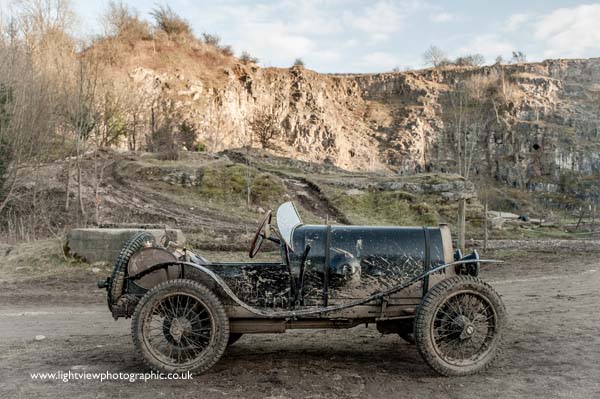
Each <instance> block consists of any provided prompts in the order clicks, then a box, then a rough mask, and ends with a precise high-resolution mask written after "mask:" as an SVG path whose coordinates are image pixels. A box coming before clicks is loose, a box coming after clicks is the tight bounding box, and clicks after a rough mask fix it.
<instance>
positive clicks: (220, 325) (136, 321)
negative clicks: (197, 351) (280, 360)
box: [131, 279, 229, 374]
mask: <svg viewBox="0 0 600 399" xmlns="http://www.w3.org/2000/svg"><path fill="white" fill-rule="evenodd" d="M181 292H187V293H190V294H193V295H195V296H197V297H199V298H201V299H202V301H203V302H204V305H205V306H206V307H207V308H209V311H210V313H211V314H212V315H213V325H214V329H215V332H214V333H215V334H216V337H215V340H214V341H213V343H212V345H210V346H209V347H208V348H207V349H206V351H205V354H204V355H203V356H202V358H201V359H199V360H197V361H196V362H195V363H192V364H190V365H187V366H181V367H177V366H170V365H167V364H165V363H163V362H161V361H160V360H158V359H156V358H155V357H154V356H153V355H152V353H151V352H150V351H149V349H148V348H147V346H146V344H145V343H144V339H143V336H142V329H143V325H142V324H143V323H142V321H143V319H144V317H145V316H146V314H147V312H148V311H150V310H151V309H152V302H153V301H154V300H155V299H156V298H157V297H160V296H162V295H164V294H168V293H181ZM131 335H132V337H133V344H134V345H135V348H136V349H137V351H138V352H139V353H140V354H141V355H142V359H143V360H144V362H145V363H146V364H147V365H148V366H149V367H150V368H151V369H153V370H157V371H162V372H163V373H185V372H188V371H189V372H191V373H193V374H200V373H203V372H205V371H206V370H208V369H210V368H211V367H212V366H213V365H214V364H215V363H216V362H217V361H218V360H219V359H220V358H221V356H223V353H224V352H225V349H227V343H228V342H229V318H228V317H227V314H226V313H225V308H224V306H223V304H222V303H221V301H220V300H219V298H217V296H216V295H215V294H214V293H213V292H212V291H211V290H210V289H208V288H207V287H205V286H204V285H202V284H200V283H199V282H197V281H192V280H184V279H177V280H169V281H165V282H164V283H161V284H159V285H157V286H156V287H154V288H152V289H151V290H149V291H148V292H147V293H146V295H144V296H143V297H142V299H141V300H140V302H139V303H138V305H137V306H136V308H135V311H134V313H133V317H132V323H131Z"/></svg>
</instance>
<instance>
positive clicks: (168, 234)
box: [65, 228, 186, 263]
mask: <svg viewBox="0 0 600 399" xmlns="http://www.w3.org/2000/svg"><path fill="white" fill-rule="evenodd" d="M140 231H146V232H148V233H150V234H152V235H153V236H154V238H155V240H156V242H161V241H163V240H164V239H165V238H166V239H167V240H168V241H176V242H177V243H179V244H180V245H183V244H185V241H186V240H185V236H184V234H183V232H182V231H181V230H179V229H169V228H167V229H139V228H87V229H73V230H71V231H70V232H69V233H68V234H67V244H66V246H65V252H66V253H67V254H68V255H70V256H76V257H78V258H81V259H83V260H85V261H86V262H88V263H95V262H107V263H114V262H115V260H116V258H117V255H118V254H119V251H120V250H121V247H122V246H123V243H124V242H125V241H127V239H129V237H131V236H132V235H134V234H135V233H137V232H140Z"/></svg>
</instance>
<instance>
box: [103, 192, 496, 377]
mask: <svg viewBox="0 0 600 399" xmlns="http://www.w3.org/2000/svg"><path fill="white" fill-rule="evenodd" d="M265 240H268V241H271V242H273V243H275V244H277V245H278V246H279V249H280V253H281V258H282V261H281V262H228V263H215V262H209V261H208V260H207V259H205V258H203V257H202V256H200V255H198V254H195V253H193V252H192V251H190V250H188V249H186V248H181V247H179V246H178V245H177V244H176V243H164V245H160V244H157V243H156V242H155V240H154V237H153V236H152V235H150V234H148V233H146V232H140V233H138V234H136V235H134V236H133V237H131V238H130V239H129V240H128V241H127V242H126V243H125V244H124V246H123V248H122V249H121V252H120V254H119V256H118V257H117V261H116V264H115V268H114V270H113V273H112V275H111V277H108V278H106V279H104V280H101V281H99V282H98V286H99V287H100V288H106V290H107V291H108V295H107V296H108V305H109V308H110V310H111V312H112V314H113V317H114V318H115V319H117V318H118V317H132V319H133V321H132V336H133V340H134V344H135V346H136V348H137V349H138V350H139V351H140V352H141V354H142V357H143V359H144V360H145V361H146V363H147V364H148V365H149V366H150V367H151V368H153V369H156V370H159V371H163V372H186V371H192V372H195V373H201V372H203V371H205V370H207V369H209V368H210V367H212V365H214V364H215V363H216V362H217V361H218V360H219V358H220V357H221V356H222V354H223V353H224V351H225V349H226V348H227V346H228V345H231V344H233V342H235V341H236V340H237V339H239V338H240V337H241V336H242V334H250V333H283V332H285V331H286V330H287V329H319V328H350V327H354V326H357V325H360V324H369V323H374V324H375V325H376V326H377V329H378V330H379V331H380V332H381V333H383V334H388V333H397V334H399V335H400V336H401V337H402V338H403V339H405V340H406V341H408V342H409V343H415V344H416V346H417V349H418V350H419V352H420V353H421V355H422V356H423V358H424V359H425V361H426V362H427V363H428V364H429V365H430V366H431V367H432V368H433V369H434V370H436V371H437V372H438V373H440V374H442V375H448V376H450V375H468V374H473V373H476V372H479V371H482V370H484V369H486V368H487V367H488V366H489V365H490V364H491V363H492V361H493V360H494V358H495V357H496V354H497V352H498V349H499V346H500V341H501V336H502V330H503V328H504V325H505V322H506V321H505V320H506V312H505V309H504V305H503V303H502V301H501V299H500V297H499V295H498V294H497V293H496V292H495V291H494V290H493V288H492V287H491V286H489V285H488V284H486V283H485V282H483V281H482V280H480V279H479V278H477V276H478V274H479V268H480V264H481V263H491V262H498V261H494V260H483V259H480V258H479V255H478V254H477V252H476V251H473V252H472V253H471V254H469V255H467V256H463V255H462V254H461V253H460V251H459V250H457V251H456V252H454V251H453V249H452V239H451V234H450V230H449V228H448V226H446V225H440V226H439V227H379V226H332V225H329V224H328V225H305V224H303V223H302V221H301V219H300V216H299V215H298V212H297V210H296V208H295V206H294V204H293V203H292V202H286V203H284V204H282V205H281V206H280V207H279V208H278V210H277V230H274V231H271V211H268V212H267V213H266V215H265V217H264V218H263V220H262V223H261V224H260V226H259V228H258V230H257V232H256V234H255V236H254V239H253V241H252V245H251V249H250V251H249V256H250V258H253V257H255V256H256V254H257V253H258V251H259V250H260V248H261V246H262V244H263V242H264V241H265Z"/></svg>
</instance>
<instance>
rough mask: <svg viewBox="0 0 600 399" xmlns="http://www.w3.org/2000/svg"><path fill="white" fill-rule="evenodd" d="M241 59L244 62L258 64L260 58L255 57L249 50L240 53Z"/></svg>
mask: <svg viewBox="0 0 600 399" xmlns="http://www.w3.org/2000/svg"><path fill="white" fill-rule="evenodd" d="M240 61H242V63H244V64H258V58H256V57H253V56H252V55H250V53H249V52H247V51H243V52H242V55H240Z"/></svg>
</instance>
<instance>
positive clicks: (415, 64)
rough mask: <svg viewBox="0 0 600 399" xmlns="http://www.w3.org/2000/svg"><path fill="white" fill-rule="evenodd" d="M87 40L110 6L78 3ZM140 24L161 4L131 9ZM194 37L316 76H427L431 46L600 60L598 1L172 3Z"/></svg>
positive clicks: (457, 52)
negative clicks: (414, 72)
mask: <svg viewBox="0 0 600 399" xmlns="http://www.w3.org/2000/svg"><path fill="white" fill-rule="evenodd" d="M73 2H74V6H75V9H76V11H77V13H78V14H79V16H80V21H81V23H80V29H81V31H82V32H84V33H85V34H91V33H98V32H100V30H101V26H100V24H99V22H98V20H99V18H98V16H99V15H101V14H102V12H103V9H104V8H105V7H106V4H107V2H108V1H107V0H100V1H89V0H88V1H85V0H73ZM124 2H125V4H127V5H129V6H131V7H133V8H135V9H137V11H138V12H139V14H140V16H141V17H143V18H148V19H149V18H150V16H149V12H150V11H151V10H152V9H153V8H155V7H156V5H157V4H160V5H163V4H167V3H164V2H158V3H157V2H153V1H140V0H125V1H124ZM168 4H169V6H170V7H171V8H172V9H173V10H174V11H175V12H176V13H178V14H179V15H181V16H183V17H184V18H185V19H187V20H188V21H189V22H190V24H191V25H192V27H193V29H194V32H195V33H197V34H201V33H202V32H209V33H214V34H217V35H219V36H220V37H221V39H222V42H223V43H224V44H229V45H231V46H232V47H233V49H234V51H235V53H236V54H240V53H241V51H244V50H245V51H248V52H249V53H251V54H252V55H253V56H255V57H258V58H259V60H260V65H262V66H277V67H287V66H290V65H291V64H292V63H293V62H294V60H295V59H296V58H302V60H303V61H304V62H305V64H306V66H307V67H308V68H311V69H313V70H316V71H319V72H339V73H344V72H358V73H365V72H382V71H389V70H392V69H393V68H399V69H401V70H403V69H415V68H422V67H424V66H425V65H424V60H423V53H424V52H425V51H426V50H427V48H429V47H430V46H431V45H435V46H437V47H439V48H441V49H442V50H443V51H444V52H445V53H447V54H448V56H449V57H450V58H455V57H458V56H461V55H465V54H469V53H480V54H482V55H483V56H484V57H485V59H486V62H487V63H493V62H494V60H495V59H496V57H497V56H499V55H500V56H502V57H503V58H504V59H505V60H508V59H510V57H511V54H512V52H513V51H516V50H518V51H522V52H524V53H525V54H526V56H527V60H528V61H540V60H544V59H547V58H584V57H598V56H600V2H596V3H593V2H581V1H568V0H562V1H559V0H529V1H527V0H519V1H515V0H504V1H484V0H479V1H473V0H454V1H441V0H438V1H435V0H429V1H414V0H371V1H364V0H319V1H318V0H304V1H299V0H298V1H293V0H273V1H248V0H224V1H217V0H214V1H203V0H195V1H194V0H171V1H169V2H168Z"/></svg>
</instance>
